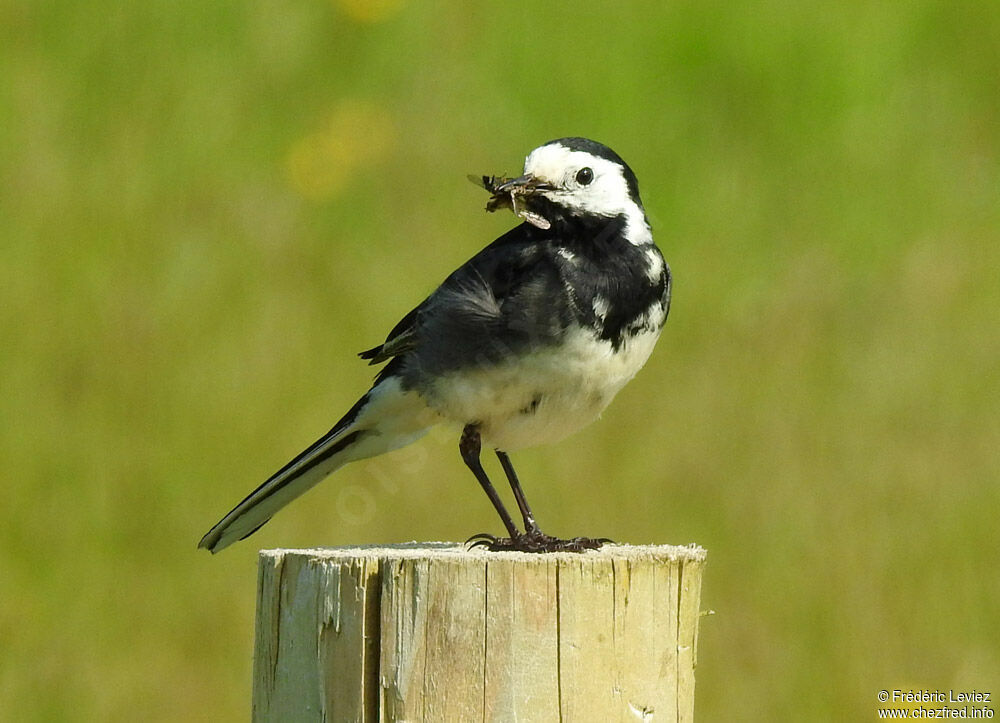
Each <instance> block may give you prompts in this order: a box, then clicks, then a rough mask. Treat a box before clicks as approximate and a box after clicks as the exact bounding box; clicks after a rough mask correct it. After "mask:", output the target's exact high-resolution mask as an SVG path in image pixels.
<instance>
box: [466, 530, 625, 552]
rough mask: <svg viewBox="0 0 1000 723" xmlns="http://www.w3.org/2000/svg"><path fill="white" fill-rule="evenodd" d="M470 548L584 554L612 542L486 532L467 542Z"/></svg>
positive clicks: (538, 533)
mask: <svg viewBox="0 0 1000 723" xmlns="http://www.w3.org/2000/svg"><path fill="white" fill-rule="evenodd" d="M465 542H466V544H467V545H468V546H469V547H485V548H486V549H487V550H489V551H490V552H584V551H586V550H596V549H598V548H599V547H601V545H604V544H607V543H609V542H611V540H609V539H608V538H607V537H597V538H590V537H574V538H572V539H570V540H561V539H559V538H558V537H550V536H549V535H546V534H545V533H544V532H540V531H537V530H536V531H530V530H529V531H528V532H520V533H518V534H517V535H515V536H514V537H495V536H493V535H491V534H489V533H486V532H480V533H479V534H478V535H473V536H472V537H470V538H469V539H468V540H466V541H465Z"/></svg>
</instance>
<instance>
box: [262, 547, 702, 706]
mask: <svg viewBox="0 0 1000 723" xmlns="http://www.w3.org/2000/svg"><path fill="white" fill-rule="evenodd" d="M704 561H705V551H704V550H702V549H701V548H698V547H695V546H691V547H669V546H655V547H654V546H646V547H634V546H627V545H607V546H605V547H604V548H602V549H601V550H598V551H591V552H586V553H582V554H575V553H552V554H544V555H537V554H524V553H489V552H484V551H482V550H467V549H466V548H465V547H464V546H462V545H455V544H443V543H430V544H417V543H413V544H408V545H396V546H392V547H352V548H333V549H316V550H264V551H262V552H261V553H260V578H259V586H258V593H259V597H258V602H257V631H256V636H257V637H256V646H255V652H254V688H253V719H254V721H403V720H405V721H471V720H477V721H487V720H489V721H513V720H518V721H555V720H566V721H590V720H594V721H597V720H600V721H635V720H655V721H675V720H676V721H690V720H691V719H692V716H693V709H694V667H695V647H696V643H697V637H698V619H699V597H700V590H701V571H702V567H703V565H704Z"/></svg>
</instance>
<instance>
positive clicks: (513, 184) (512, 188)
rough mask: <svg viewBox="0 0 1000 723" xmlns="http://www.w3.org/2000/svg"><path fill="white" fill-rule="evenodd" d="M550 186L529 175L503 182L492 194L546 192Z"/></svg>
mask: <svg viewBox="0 0 1000 723" xmlns="http://www.w3.org/2000/svg"><path fill="white" fill-rule="evenodd" d="M551 188H552V187H551V186H550V185H549V184H547V183H545V182H543V181H541V180H539V179H538V178H535V177H534V176H532V175H531V174H526V175H524V176H519V177H517V178H512V179H510V180H509V181H504V182H503V183H501V184H500V185H499V186H497V187H496V188H495V189H493V193H533V192H535V191H548V190H551Z"/></svg>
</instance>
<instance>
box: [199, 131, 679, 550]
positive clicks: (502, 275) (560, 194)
mask: <svg viewBox="0 0 1000 723" xmlns="http://www.w3.org/2000/svg"><path fill="white" fill-rule="evenodd" d="M482 185H483V186H484V187H485V188H486V189H487V190H489V191H490V192H491V194H492V195H491V198H490V200H489V203H488V204H487V210H490V211H493V210H496V209H498V208H510V209H511V210H512V211H513V212H514V214H515V215H517V216H518V217H519V218H520V219H522V220H523V223H521V224H520V225H519V226H517V227H516V228H514V229H512V230H511V231H509V232H507V233H505V234H504V235H503V236H501V237H500V238H498V239H497V240H496V241H494V242H493V243H491V244H490V245H489V246H487V247H486V248H484V249H483V250H482V251H480V252H479V253H478V254H476V255H475V256H474V257H472V259H470V260H469V261H467V262H466V263H465V264H464V265H462V266H461V267H460V268H459V269H458V270H457V271H455V272H454V273H453V274H451V276H449V277H448V278H447V279H445V281H444V283H443V284H441V286H439V287H438V288H437V290H436V291H434V293H432V294H431V295H430V296H428V297H427V298H426V299H424V301H423V302H421V303H420V305H419V306H417V308H415V309H414V310H413V311H411V312H410V313H409V314H407V315H406V316H405V317H403V320H402V321H400V322H399V323H398V324H397V325H396V326H395V328H394V329H393V330H392V331H391V332H390V333H389V336H388V338H387V339H386V340H385V342H384V343H383V344H381V345H379V346H377V347H375V348H374V349H369V350H368V351H365V352H362V353H361V354H360V356H361V357H362V358H363V359H368V360H369V363H371V364H380V363H383V362H387V363H386V365H385V366H384V367H382V369H381V370H380V371H379V373H378V375H377V376H376V378H375V383H374V384H373V385H372V388H371V389H370V390H369V391H368V392H367V393H366V394H365V395H364V396H363V397H361V399H360V400H358V402H357V403H356V404H355V405H354V406H353V407H351V409H350V410H349V411H348V412H347V414H345V415H344V417H343V418H342V419H341V420H340V421H339V422H337V424H335V425H334V427H333V429H331V430H330V431H329V432H327V433H326V434H325V435H323V436H322V437H320V439H318V440H317V441H316V442H314V443H313V444H312V445H311V446H309V447H308V448H307V449H306V450H305V451H303V452H302V453H301V454H299V455H298V456H297V457H295V459H293V460H292V461H291V462H289V463H288V464H286V465H285V466H284V467H282V468H281V469H280V470H278V471H277V472H276V473H275V474H274V475H272V476H271V478H270V479H268V480H267V481H266V482H264V484H262V485H261V486H260V487H258V488H257V489H256V490H254V491H253V492H252V493H250V495H249V496H248V497H247V498H246V499H245V500H243V501H242V502H240V504H239V505H237V506H236V507H235V509H233V510H232V511H231V512H230V513H229V514H228V515H226V516H225V517H224V518H222V520H221V521H220V522H219V523H218V524H217V525H215V527H213V528H212V529H211V530H209V531H208V533H207V534H206V535H205V536H204V537H203V538H202V540H201V542H200V543H199V547H204V548H207V549H209V550H211V551H212V552H218V551H219V550H221V549H223V548H225V547H228V546H229V545H231V544H232V543H234V542H236V541H237V540H242V539H243V538H245V537H247V536H248V535H251V534H252V533H253V532H255V531H256V530H257V529H258V528H260V526H261V525H263V524H264V523H265V522H267V521H268V520H269V519H270V518H271V516H272V515H274V513H276V512H277V511H278V510H280V509H281V508H282V507H284V506H285V505H287V504H288V503H289V502H291V501H292V500H293V499H295V498H296V497H298V496H299V495H301V494H302V493H303V492H305V491H306V490H308V489H310V488H311V487H312V486H313V485H315V484H316V483H318V482H319V481H321V480H322V479H323V478H325V477H326V476H327V475H329V474H330V473H331V472H333V471H334V470H336V469H338V468H339V467H341V466H343V465H345V464H347V463H348V462H353V461H355V460H359V459H365V458H367V457H373V456H375V455H379V454H383V453H385V452H389V451H390V450H394V449H398V448H399V447H402V446H404V445H407V444H410V443H411V442H413V441H415V440H416V439H418V438H420V437H421V436H422V435H423V434H425V433H426V432H427V431H428V429H429V428H430V427H432V426H434V425H435V424H438V423H441V422H450V423H453V424H457V425H458V426H459V427H461V429H462V432H461V438H460V441H459V450H460V452H461V455H462V459H463V460H464V461H465V464H466V465H467V466H468V467H469V469H470V470H472V473H473V474H474V475H475V477H476V479H477V480H478V481H479V484H480V485H482V487H483V489H484V490H485V491H486V494H487V495H488V496H489V498H490V502H492V503H493V506H494V507H495V508H496V511H497V512H498V513H499V514H500V518H501V519H502V520H503V524H504V527H506V529H507V535H508V536H507V537H502V538H500V537H494V536H492V535H487V534H481V535H476V536H474V537H473V538H472V539H471V541H472V542H473V544H480V545H483V546H485V547H487V548H489V549H490V550H522V551H527V552H547V551H554V550H574V551H579V550H585V549H591V548H596V547H599V546H600V545H601V544H602V543H604V542H606V541H607V540H604V539H590V538H584V537H578V538H574V539H571V540H561V539H557V538H554V537H550V536H548V535H546V534H544V533H543V532H542V531H541V530H539V528H538V525H537V524H536V522H535V518H534V515H533V514H532V512H531V508H530V507H528V503H527V501H526V500H525V497H524V492H523V491H522V490H521V485H520V483H519V482H518V479H517V475H516V474H515V472H514V467H513V466H512V465H511V461H510V458H509V457H508V456H507V453H508V452H512V451H514V450H517V449H521V448H522V447H527V446H530V445H535V444H541V443H544V442H554V441H557V440H560V439H562V438H563V437H566V436H567V435H569V434H572V433H573V432H575V431H577V430H578V429H580V428H581V427H583V426H584V425H586V424H589V423H590V422H592V421H593V420H594V419H596V418H597V417H598V416H599V415H600V413H601V412H602V411H603V410H604V408H605V407H606V406H607V405H608V403H609V402H610V401H611V399H612V398H613V397H614V396H615V394H616V393H617V392H618V390H619V389H621V388H622V387H623V386H624V385H625V383H626V382H627V381H629V380H630V379H631V378H632V377H633V376H634V375H635V373H636V372H638V371H639V369H640V368H641V367H642V365H643V364H644V363H645V362H646V359H647V358H648V357H649V355H650V352H652V350H653V345H654V344H655V343H656V340H657V338H658V337H659V335H660V330H661V328H662V327H663V322H664V321H665V320H666V318H667V311H668V309H669V306H670V269H669V268H668V266H667V264H666V263H665V262H664V260H663V256H662V255H661V254H660V251H659V249H658V248H657V247H656V245H655V244H654V243H653V237H652V234H651V233H650V227H649V221H648V219H647V218H646V214H645V211H644V210H643V207H642V202H641V201H640V199H639V186H638V183H637V181H636V177H635V174H634V173H633V172H632V170H631V169H630V168H629V167H628V166H627V165H626V164H625V161H623V160H622V159H621V158H620V157H619V156H618V154H616V153H615V152H614V151H612V150H611V149H610V148H608V147H606V146H603V145H601V144H600V143H596V142H594V141H591V140H587V139H585V138H560V139H558V140H555V141H551V142H549V143H546V144H545V145H543V146H540V147H539V148H536V149H535V150H534V151H532V152H531V154H530V155H529V156H528V157H527V159H526V160H525V163H524V175H523V176H521V177H519V178H512V179H509V178H496V177H493V176H490V177H486V176H484V177H483V178H482ZM484 441H485V442H486V444H488V445H489V446H491V447H493V448H494V449H495V451H496V454H497V457H498V458H499V460H500V464H501V466H502V467H503V470H504V473H505V474H506V476H507V479H508V481H509V482H510V486H511V489H512V490H513V493H514V498H515V500H516V501H517V506H518V508H519V510H520V513H521V517H522V519H523V521H524V529H523V530H520V529H518V527H517V525H516V523H515V522H514V520H513V518H512V517H511V516H510V514H509V513H508V512H507V510H506V509H505V508H504V505H503V503H502V502H501V500H500V497H499V495H498V494H497V492H496V490H495V489H494V487H493V485H492V484H491V483H490V480H489V478H488V477H487V475H486V472H485V471H484V470H483V467H482V464H481V463H480V460H479V454H480V448H481V445H482V443H483V442H484Z"/></svg>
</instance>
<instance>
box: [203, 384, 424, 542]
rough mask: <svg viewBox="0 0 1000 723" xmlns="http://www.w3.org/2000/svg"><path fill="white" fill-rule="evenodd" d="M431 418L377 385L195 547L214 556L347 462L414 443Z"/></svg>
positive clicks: (389, 387)
mask: <svg viewBox="0 0 1000 723" xmlns="http://www.w3.org/2000/svg"><path fill="white" fill-rule="evenodd" d="M435 421H437V420H436V418H435V415H434V414H433V412H431V411H430V410H429V409H428V408H427V407H426V405H425V404H424V403H423V401H422V400H421V399H420V397H419V396H418V395H417V394H416V393H414V392H407V391H405V390H403V389H402V387H401V386H400V383H399V380H398V379H396V378H394V377H387V378H382V379H380V380H379V381H378V382H377V383H376V384H375V386H374V387H372V388H371V390H370V391H369V392H368V393H367V394H365V395H364V396H363V397H361V399H359V400H358V402H357V404H355V405H354V406H353V407H351V410H350V411H349V412H348V413H347V414H345V415H344V418H343V419H341V420H340V421H339V422H337V424H336V425H335V426H334V427H333V429H331V430H330V431H329V432H327V433H326V434H325V435H323V436H322V437H320V438H319V439H318V440H316V442H314V443H313V444H312V445H310V446H309V447H308V448H307V449H305V450H304V451H303V452H301V453H300V454H299V455H298V456H297V457H295V459H293V460H292V461H291V462H289V463H288V464H286V465H285V466H284V467H282V468H281V469H280V470H278V471H277V472H275V473H274V474H273V475H272V476H271V477H270V478H269V479H268V480H267V481H266V482H264V484H262V485H261V486H260V487H258V488H257V489H255V490H254V491H253V492H251V493H250V494H249V495H248V496H247V498H246V499H245V500H243V501H242V502H240V503H239V504H238V505H236V507H235V508H233V510H232V511H231V512H230V513H229V514H228V515H226V516H225V517H223V518H222V519H221V520H220V521H219V522H218V523H217V524H216V525H215V526H214V527H213V528H212V529H211V530H209V531H208V533H207V534H206V535H205V536H204V537H203V538H201V542H199V543H198V547H203V548H205V549H207V550H210V551H211V552H213V553H214V552H218V551H219V550H222V549H224V548H226V547H229V546H230V545H231V544H233V543H234V542H238V541H239V540H242V539H244V538H245V537H249V536H250V535H252V534H253V533H254V532H256V531H257V530H258V529H260V527H261V526H262V525H263V524H264V523H265V522H267V521H268V520H269V519H271V517H272V516H273V515H274V513H276V512H277V511H278V510H280V509H281V508H282V507H284V506H285V505H287V504H288V503H289V502H291V501H292V500H294V499H295V498H296V497H298V496H299V495H301V494H303V493H305V492H306V491H307V490H309V489H311V488H312V487H313V486H315V485H316V484H317V483H319V482H321V481H322V480H323V479H324V478H325V477H326V476H327V475H329V474H330V473H332V472H333V471H334V470H336V469H338V468H340V467H342V466H343V465H345V464H347V463H348V462H354V461H356V460H359V459H365V458H367V457H374V456H376V455H379V454H383V453H385V452H390V451H392V450H394V449H398V448H400V447H403V446H405V445H407V444H410V443H411V442H414V441H416V440H417V439H419V438H420V437H421V436H423V435H424V434H425V433H426V432H427V430H428V429H429V428H430V427H431V426H433V424H434V423H435Z"/></svg>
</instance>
